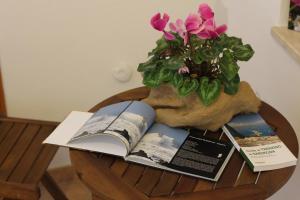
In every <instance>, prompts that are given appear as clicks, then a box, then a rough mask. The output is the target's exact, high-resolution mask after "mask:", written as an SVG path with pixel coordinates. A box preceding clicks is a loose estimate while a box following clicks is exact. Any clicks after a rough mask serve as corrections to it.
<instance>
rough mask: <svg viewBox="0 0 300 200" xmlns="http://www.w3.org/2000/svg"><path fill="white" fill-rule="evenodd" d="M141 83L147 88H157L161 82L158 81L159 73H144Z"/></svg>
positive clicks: (154, 71)
mask: <svg viewBox="0 0 300 200" xmlns="http://www.w3.org/2000/svg"><path fill="white" fill-rule="evenodd" d="M143 83H144V85H146V86H148V87H152V88H155V87H158V86H159V85H160V83H161V82H160V80H159V73H158V72H157V70H152V71H146V72H144V79H143Z"/></svg>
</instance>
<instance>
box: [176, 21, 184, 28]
mask: <svg viewBox="0 0 300 200" xmlns="http://www.w3.org/2000/svg"><path fill="white" fill-rule="evenodd" d="M176 25H177V27H178V28H181V29H183V28H184V23H183V20H182V19H177V20H176Z"/></svg>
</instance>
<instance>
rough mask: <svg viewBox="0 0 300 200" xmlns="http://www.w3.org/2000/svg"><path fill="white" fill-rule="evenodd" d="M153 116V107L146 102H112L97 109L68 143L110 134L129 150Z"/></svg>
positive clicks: (149, 123) (144, 130)
mask: <svg viewBox="0 0 300 200" xmlns="http://www.w3.org/2000/svg"><path fill="white" fill-rule="evenodd" d="M154 118H155V112H154V110H153V108H152V107H151V106H149V105H148V104H146V103H143V102H140V101H125V102H121V103H116V104H112V105H109V106H106V107H104V108H101V109H100V110H99V111H97V112H96V113H95V114H94V115H93V116H92V117H91V118H90V119H89V120H88V121H87V122H86V123H85V124H84V125H83V127H82V128H81V129H80V130H79V131H78V132H77V133H76V134H75V135H74V136H73V137H72V139H71V140H70V141H69V143H74V142H76V143H78V142H79V141H81V142H83V141H84V140H87V138H91V137H92V138H95V136H103V135H111V136H113V137H114V138H115V139H119V140H121V141H122V142H123V143H124V145H125V146H126V149H127V152H129V151H130V149H132V148H133V147H134V146H135V145H136V144H137V142H138V141H139V140H140V139H141V137H142V136H143V135H144V134H145V132H146V130H147V129H148V128H149V126H150V125H151V124H152V123H153V121H154Z"/></svg>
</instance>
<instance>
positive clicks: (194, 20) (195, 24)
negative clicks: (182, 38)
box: [185, 14, 203, 34]
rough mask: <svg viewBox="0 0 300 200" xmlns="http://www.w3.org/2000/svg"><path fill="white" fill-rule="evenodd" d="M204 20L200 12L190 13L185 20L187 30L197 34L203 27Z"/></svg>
mask: <svg viewBox="0 0 300 200" xmlns="http://www.w3.org/2000/svg"><path fill="white" fill-rule="evenodd" d="M202 23H203V20H202V18H201V16H200V15H199V14H190V15H189V16H188V17H187V18H186V20H185V27H186V30H187V32H189V33H191V34H197V33H198V32H200V31H201V29H202V26H201V25H202Z"/></svg>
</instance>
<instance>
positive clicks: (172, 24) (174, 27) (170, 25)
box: [169, 23, 177, 32]
mask: <svg viewBox="0 0 300 200" xmlns="http://www.w3.org/2000/svg"><path fill="white" fill-rule="evenodd" d="M169 27H170V29H171V31H173V32H177V27H176V25H175V24H174V23H170V24H169Z"/></svg>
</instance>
